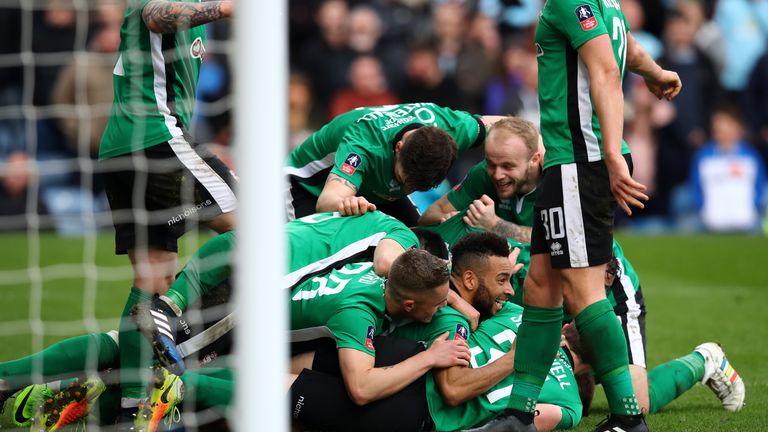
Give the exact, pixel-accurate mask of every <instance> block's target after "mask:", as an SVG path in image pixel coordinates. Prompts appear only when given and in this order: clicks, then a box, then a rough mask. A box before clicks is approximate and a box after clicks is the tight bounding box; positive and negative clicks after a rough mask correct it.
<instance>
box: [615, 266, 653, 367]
mask: <svg viewBox="0 0 768 432" xmlns="http://www.w3.org/2000/svg"><path fill="white" fill-rule="evenodd" d="M623 279H624V278H619V277H617V278H616V280H615V281H614V282H613V285H611V288H610V290H611V292H612V293H613V298H614V300H616V306H615V307H614V308H613V311H614V312H615V313H616V316H617V317H618V318H619V321H621V329H622V330H623V331H624V337H625V338H626V340H627V351H628V353H629V364H631V365H636V366H640V367H642V368H645V367H646V353H645V299H644V298H643V290H642V288H641V287H638V288H637V292H635V291H634V287H632V283H631V282H629V281H624V280H623ZM622 282H625V283H626V286H625V284H623V283H622Z"/></svg>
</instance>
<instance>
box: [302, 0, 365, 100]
mask: <svg viewBox="0 0 768 432" xmlns="http://www.w3.org/2000/svg"><path fill="white" fill-rule="evenodd" d="M348 16H349V9H348V7H347V2H345V1H343V0H326V1H324V2H323V3H322V4H321V5H320V8H319V9H318V11H317V17H316V21H317V26H318V29H319V31H320V34H319V35H318V36H319V37H318V38H315V39H313V40H312V42H310V43H309V44H307V45H306V46H305V47H304V49H303V50H302V52H301V54H300V55H299V58H298V64H299V66H300V67H301V69H302V70H303V71H306V72H307V73H311V75H308V76H309V77H310V79H311V80H312V88H313V89H314V90H315V96H317V100H318V102H319V103H321V104H322V105H323V106H328V102H329V101H330V99H331V95H333V93H335V92H336V91H337V90H339V89H342V88H344V87H346V86H347V71H348V70H349V65H350V63H351V62H352V58H353V57H354V54H353V53H352V50H350V49H349V47H348V45H347V41H348V39H347V19H348Z"/></svg>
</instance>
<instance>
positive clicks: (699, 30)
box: [622, 0, 725, 74]
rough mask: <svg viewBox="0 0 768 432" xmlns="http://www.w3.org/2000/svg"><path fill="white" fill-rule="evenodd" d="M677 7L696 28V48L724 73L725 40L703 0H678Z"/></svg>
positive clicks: (718, 70)
mask: <svg viewBox="0 0 768 432" xmlns="http://www.w3.org/2000/svg"><path fill="white" fill-rule="evenodd" d="M623 7H624V4H623V3H622V8H623ZM677 9H678V10H679V11H680V13H681V14H682V15H683V17H685V19H686V20H688V22H689V23H691V25H693V28H694V29H696V36H695V37H694V42H693V43H694V45H696V48H698V49H700V50H701V52H703V53H704V54H706V56H707V57H708V58H709V60H710V61H711V62H712V64H713V65H715V69H716V70H717V73H718V74H720V73H722V71H723V67H724V66H725V42H724V41H723V35H722V34H721V33H720V29H719V28H718V27H717V24H715V22H714V21H712V20H711V19H709V16H710V15H709V13H708V12H707V10H706V6H705V4H704V2H703V0H678V2H677Z"/></svg>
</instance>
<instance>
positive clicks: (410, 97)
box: [400, 41, 467, 109]
mask: <svg viewBox="0 0 768 432" xmlns="http://www.w3.org/2000/svg"><path fill="white" fill-rule="evenodd" d="M406 73H407V74H408V80H407V82H406V84H405V87H404V88H403V90H402V91H401V92H400V99H402V100H407V101H409V102H434V103H435V104H437V105H440V106H444V107H448V108H453V109H463V108H464V107H465V106H467V102H466V99H465V96H464V94H463V93H462V92H461V90H460V89H459V86H458V84H456V80H455V79H454V78H453V77H451V76H448V75H446V74H445V72H443V71H442V70H441V69H440V64H439V60H438V54H437V50H436V48H435V45H434V43H433V42H431V41H425V42H419V43H416V44H414V45H412V46H411V49H410V50H409V52H408V61H407V63H406Z"/></svg>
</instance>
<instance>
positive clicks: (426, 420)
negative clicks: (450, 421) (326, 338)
mask: <svg viewBox="0 0 768 432" xmlns="http://www.w3.org/2000/svg"><path fill="white" fill-rule="evenodd" d="M373 343H374V346H375V347H376V363H375V365H376V367H384V366H391V365H394V364H397V363H399V362H401V361H403V360H405V359H407V358H409V357H412V356H414V355H416V354H418V353H419V352H421V351H423V350H424V347H423V345H421V344H419V343H417V342H413V341H409V340H405V339H400V338H397V337H394V336H378V337H376V338H375V339H374V342H373ZM338 359H339V354H338V350H337V349H336V348H335V346H334V345H333V344H332V343H330V344H325V345H323V346H321V347H318V349H317V351H315V360H314V362H313V364H312V368H313V370H308V369H304V371H302V372H301V374H300V375H299V377H298V378H297V379H296V381H294V383H293V385H292V386H291V400H290V409H291V418H292V419H293V420H294V421H296V422H298V423H299V424H301V425H302V426H303V427H304V428H305V429H307V430H317V431H382V432H385V431H386V432H389V431H400V432H408V431H414V432H419V431H426V430H431V429H432V420H431V418H430V416H429V409H428V407H427V397H426V376H422V377H421V378H419V379H417V380H416V381H414V382H412V383H411V384H410V385H408V386H407V387H405V388H404V389H403V390H401V391H399V392H397V393H395V394H394V395H392V396H389V397H387V398H384V399H381V400H377V401H375V402H371V403H369V404H366V405H363V406H358V405H355V404H354V403H353V402H352V400H351V399H350V398H349V395H348V394H347V389H346V387H345V386H344V380H343V378H342V377H341V371H340V369H339V366H338V363H339V360H338Z"/></svg>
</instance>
